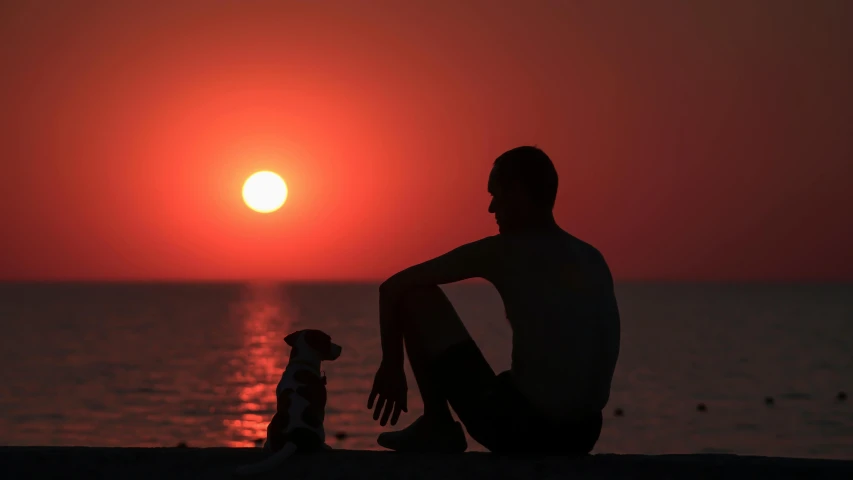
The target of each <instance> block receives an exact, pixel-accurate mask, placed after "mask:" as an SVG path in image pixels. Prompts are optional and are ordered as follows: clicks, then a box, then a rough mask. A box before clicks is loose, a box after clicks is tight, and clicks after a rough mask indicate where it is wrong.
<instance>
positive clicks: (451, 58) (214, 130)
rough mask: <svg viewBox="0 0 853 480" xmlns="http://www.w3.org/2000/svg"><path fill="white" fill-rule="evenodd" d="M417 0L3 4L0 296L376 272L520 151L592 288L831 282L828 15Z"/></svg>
mask: <svg viewBox="0 0 853 480" xmlns="http://www.w3.org/2000/svg"><path fill="white" fill-rule="evenodd" d="M439 3H440V2H356V1H322V2H320V1H298V2H297V1H294V2H286V1H275V2H272V1H233V2H224V1H199V2H190V1H179V2H148V1H145V2H142V1H138V2H137V1H121V2H93V1H78V2H61V1H54V2H47V1H43V2H3V3H2V6H0V68H2V76H0V162H2V164H0V226H2V232H3V235H2V237H0V279H4V280H16V279H18V280H20V279H27V280H33V279H100V280H103V279H243V278H258V277H265V278H281V279H293V280H297V279H310V280H321V279H336V280H344V279H364V280H372V279H381V278H384V277H386V276H388V275H390V274H392V273H394V272H395V271H397V270H400V269H402V268H404V267H406V266H408V265H410V264H413V263H417V262H420V261H422V260H425V259H427V258H429V257H432V256H434V255H437V254H440V253H443V252H445V251H447V250H449V249H451V248H453V247H454V246H456V245H458V244H460V243H463V242H467V241H471V240H474V239H477V238H479V237H482V236H485V235H490V234H493V233H496V228H495V225H494V221H493V219H492V217H491V215H489V214H488V213H487V206H488V202H489V197H488V194H487V192H486V180H487V175H488V172H489V168H490V166H491V162H492V161H493V159H494V158H495V157H496V156H497V155H498V154H500V153H501V152H503V151H504V150H506V149H508V148H511V147H514V146H517V145H521V144H537V145H539V146H540V147H542V148H543V149H544V150H545V151H546V152H547V153H548V154H549V155H550V156H551V157H552V158H553V159H554V161H555V163H556V165H557V169H558V172H559V173H560V182H561V183H560V191H559V195H558V200H557V206H556V209H555V212H556V215H557V218H558V221H559V222H560V223H561V225H562V226H563V227H564V228H566V229H567V230H569V231H570V232H572V233H574V234H576V235H577V236H579V237H581V238H583V239H585V240H587V241H589V242H591V243H592V244H594V245H595V246H597V247H598V248H599V249H600V250H601V251H602V252H603V253H604V255H605V257H606V258H607V259H608V261H609V263H610V265H611V268H612V269H613V271H614V274H615V275H616V277H617V278H619V279H699V280H718V279H733V280H758V279H770V280H790V279H798V280H851V279H853V253H851V251H853V249H851V245H853V215H852V214H851V208H853V193H851V190H850V189H849V187H850V185H851V179H853V93H851V92H853V88H851V87H850V85H853V2H848V1H844V0H839V1H834V2H833V1H823V2H817V1H815V2H793V1H791V2H789V1H775V0H767V1H749V2H737V1H729V2H682V1H671V2H632V1H625V2H599V1H565V2H560V1H542V2H509V1H494V2H492V1H466V2H449V1H448V2H443V3H442V4H441V5H438V4H439ZM261 169H270V170H274V171H276V172H278V173H280V174H281V175H282V176H283V177H284V178H285V180H286V181H287V182H288V185H289V187H290V195H289V197H288V201H287V203H286V204H285V205H284V207H283V208H282V209H281V210H280V211H279V212H277V213H275V214H271V215H266V216H265V215H261V214H257V213H254V212H252V211H250V210H249V209H248V208H246V207H245V205H244V204H243V203H242V200H241V197H240V188H241V185H242V182H243V181H244V180H245V179H246V178H247V177H248V176H249V174H251V173H252V172H254V171H257V170H261Z"/></svg>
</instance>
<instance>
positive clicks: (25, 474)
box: [0, 447, 853, 480]
mask: <svg viewBox="0 0 853 480" xmlns="http://www.w3.org/2000/svg"><path fill="white" fill-rule="evenodd" d="M261 458H263V452H262V451H260V450H259V449H249V448H95V447H0V478H3V479H10V480H11V479H17V478H62V479H71V478H92V479H111V478H116V479H137V478H154V479H157V480H168V479H172V478H174V479H178V478H181V479H183V478H199V479H220V478H222V479H225V478H232V472H233V471H234V468H235V467H237V466H239V465H243V464H246V463H252V462H255V461H258V460H260V459H261ZM262 478H287V479H298V478H305V479H308V478H310V479H345V478H346V479H350V478H351V479H370V480H373V479H386V478H387V479H397V478H399V479H421V478H422V479H436V480H455V479H460V480H462V479H465V480H468V479H477V478H488V479H492V478H494V479H501V478H505V479H516V478H518V479H557V478H571V479H585V478H590V479H591V478H595V479H617V478H618V479H621V478H685V479H704V478H720V479H726V480H736V479H753V478H774V479H775V478H808V479H818V478H832V479H835V478H838V479H842V478H843V479H848V480H849V479H853V461H846V460H815V459H797V458H775V457H745V456H737V455H717V454H700V455H610V454H599V455H593V456H589V457H586V458H579V459H570V458H561V457H504V456H497V455H491V454H488V453H466V454H462V455H432V454H396V453H392V452H369V451H352V450H336V451H332V452H325V453H320V454H313V455H296V456H294V457H293V458H291V459H290V460H289V461H288V462H287V463H286V464H285V465H284V466H283V467H282V468H281V469H280V470H278V471H275V472H272V473H271V474H269V475H266V476H264V477H262Z"/></svg>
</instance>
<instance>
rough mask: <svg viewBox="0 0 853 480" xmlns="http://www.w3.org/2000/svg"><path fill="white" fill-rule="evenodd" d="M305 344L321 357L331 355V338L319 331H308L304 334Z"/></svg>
mask: <svg viewBox="0 0 853 480" xmlns="http://www.w3.org/2000/svg"><path fill="white" fill-rule="evenodd" d="M305 343H307V344H308V345H309V346H310V347H311V348H313V349H314V350H316V351H317V353H319V354H320V355H322V356H323V357H328V356H330V355H331V353H332V337H330V336H328V335H326V334H325V333H323V332H321V331H320V330H308V331H307V332H305Z"/></svg>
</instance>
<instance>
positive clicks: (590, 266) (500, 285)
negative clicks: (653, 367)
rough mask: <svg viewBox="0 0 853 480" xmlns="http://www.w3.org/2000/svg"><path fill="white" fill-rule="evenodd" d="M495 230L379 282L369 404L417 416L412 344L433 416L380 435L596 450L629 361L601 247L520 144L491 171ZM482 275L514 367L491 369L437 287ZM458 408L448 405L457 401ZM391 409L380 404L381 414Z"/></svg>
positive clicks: (548, 165) (416, 441) (426, 448)
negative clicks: (581, 234)
mask: <svg viewBox="0 0 853 480" xmlns="http://www.w3.org/2000/svg"><path fill="white" fill-rule="evenodd" d="M488 190H489V193H490V194H491V195H492V201H491V204H490V205H489V212H490V213H493V214H494V215H495V220H496V221H497V224H498V230H499V234H498V235H495V236H490V237H486V238H484V239H482V240H478V241H476V242H473V243H469V244H467V245H463V246H461V247H459V248H457V249H455V250H453V251H451V252H449V253H446V254H444V255H442V256H440V257H438V258H435V259H432V260H429V261H427V262H424V263H421V264H419V265H415V266H414V267H411V268H408V269H406V270H403V271H402V272H400V273H397V274H396V275H394V276H392V277H391V278H389V279H388V280H387V281H385V282H384V283H383V284H382V285H381V286H380V288H379V322H380V330H381V336H382V362H381V364H380V366H379V369H378V371H377V373H376V377H375V379H374V384H373V389H372V391H371V393H370V396H369V399H368V405H367V408H369V409H373V408H374V403H375V410H374V414H373V418H374V420H379V419H380V416H381V420H380V424H381V425H383V426H384V425H385V424H386V423H387V422H388V420H389V418H390V420H391V424H392V425H395V424H396V423H397V420H398V418H399V416H400V413H401V412H404V411H407V401H406V392H407V384H406V375H405V373H404V370H403V358H404V355H403V345H404V344H405V351H406V353H407V354H408V357H409V363H410V364H411V366H412V371H413V372H414V375H415V380H416V381H417V384H418V388H419V390H420V392H421V396H422V397H423V404H424V414H423V416H421V417H420V418H418V419H417V420H415V421H414V422H413V423H412V424H411V425H410V426H409V427H407V428H405V429H404V430H401V431H398V432H390V433H383V434H381V435H380V436H379V439H378V443H379V444H380V445H381V446H384V447H386V448H389V449H392V450H397V451H408V452H413V451H414V452H464V451H465V449H466V448H467V442H466V440H465V434H464V433H463V431H462V427H461V426H460V425H459V423H458V422H456V421H454V420H453V417H452V416H451V413H450V409H449V407H453V410H454V411H455V412H456V415H457V416H458V418H459V420H461V422H462V423H463V424H464V425H465V428H466V429H467V430H468V433H469V434H470V435H471V437H472V438H474V439H475V440H477V441H478V442H480V443H481V444H482V445H483V446H485V447H486V448H488V449H489V450H490V451H492V452H502V453H560V454H576V455H584V454H587V453H589V452H590V451H591V450H592V448H593V446H594V445H595V443H596V442H597V441H598V437H599V434H600V433H601V421H602V416H601V410H602V409H603V408H604V406H605V405H606V404H607V401H608V399H609V396H610V383H611V380H612V378H613V371H614V369H615V367H616V359H617V357H618V355H619V312H618V309H617V305H616V299H615V295H614V292H613V279H612V277H611V274H610V269H609V268H608V266H607V263H606V262H605V261H604V258H603V257H602V255H601V254H600V253H599V252H598V250H596V249H595V248H593V247H592V246H591V245H589V244H587V243H584V242H583V241H581V240H579V239H577V238H575V237H573V236H572V235H570V234H568V233H567V232H565V231H564V230H562V229H561V228H560V227H559V225H557V223H556V221H555V220H554V216H553V208H554V201H555V198H556V195H557V172H556V170H555V169H554V165H553V163H552V162H551V159H550V158H549V157H548V156H547V155H546V154H545V153H544V152H543V151H542V150H540V149H538V148H536V147H529V146H525V147H518V148H515V149H512V150H509V151H508V152H506V153H504V154H503V155H501V156H500V157H498V159H497V160H496V161H495V163H494V167H493V168H492V172H491V174H490V176H489V184H488ZM475 277H478V278H484V279H486V280H488V281H489V282H491V283H492V284H493V285H494V286H495V287H496V288H497V290H498V292H499V293H500V296H501V298H502V299H503V303H504V307H505V310H506V316H507V320H508V321H509V323H510V326H511V327H512V332H513V335H512V366H511V369H510V370H509V371H507V372H503V373H501V374H500V375H495V373H494V371H493V370H492V368H491V367H490V366H489V364H488V362H486V360H485V358H484V357H483V355H482V353H481V352H480V350H479V349H478V348H477V345H476V344H475V343H474V341H473V340H472V339H471V337H470V335H469V334H468V331H467V330H466V329H465V326H464V325H463V324H462V321H461V320H460V319H459V316H458V315H457V314H456V311H455V310H454V309H453V306H452V305H451V303H450V301H449V300H448V299H447V297H446V296H445V295H444V293H443V292H442V290H441V289H440V288H439V287H438V285H442V284H446V283H451V282H456V281H460V280H464V279H467V278H475ZM448 403H449V406H448ZM383 410H384V411H383Z"/></svg>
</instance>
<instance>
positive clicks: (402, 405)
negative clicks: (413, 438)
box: [400, 393, 409, 413]
mask: <svg viewBox="0 0 853 480" xmlns="http://www.w3.org/2000/svg"><path fill="white" fill-rule="evenodd" d="M407 396H408V395H406V394H405V393H404V394H403V399H402V400H401V401H400V409H401V410H403V411H404V412H406V413H409V399H408V398H406V397H407Z"/></svg>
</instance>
